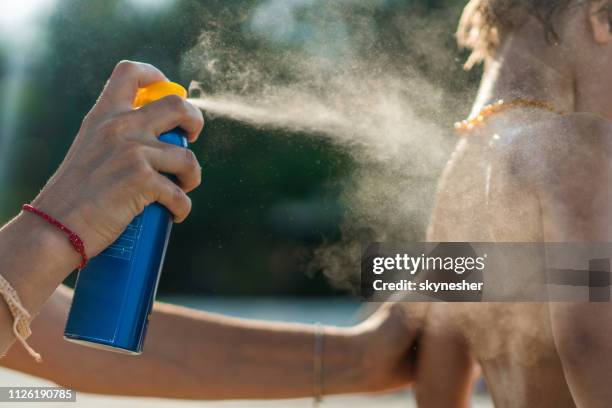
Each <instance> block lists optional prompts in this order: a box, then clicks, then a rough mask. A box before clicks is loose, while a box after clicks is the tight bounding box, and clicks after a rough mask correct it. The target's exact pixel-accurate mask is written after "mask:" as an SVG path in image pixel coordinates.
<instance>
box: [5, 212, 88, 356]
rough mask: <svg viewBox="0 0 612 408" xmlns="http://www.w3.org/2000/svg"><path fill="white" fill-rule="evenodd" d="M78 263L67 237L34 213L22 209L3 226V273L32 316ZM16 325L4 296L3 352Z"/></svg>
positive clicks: (7, 346)
mask: <svg viewBox="0 0 612 408" xmlns="http://www.w3.org/2000/svg"><path fill="white" fill-rule="evenodd" d="M78 263H79V257H78V254H77V253H76V252H75V251H74V249H73V248H72V247H71V245H70V243H69V241H68V239H67V237H65V236H63V235H62V233H61V232H59V231H58V230H56V229H54V227H52V226H50V225H49V224H47V223H46V222H45V221H44V220H42V219H39V218H37V217H36V216H34V215H32V214H25V213H22V214H20V215H19V216H17V217H16V218H15V219H13V220H12V221H11V222H9V223H8V224H7V225H5V226H4V227H3V228H2V229H1V230H0V274H1V275H2V276H3V277H4V278H5V279H6V280H7V281H8V282H9V283H10V284H11V286H12V287H13V288H14V289H15V291H16V292H17V294H18V295H19V298H20V300H21V303H22V305H23V306H24V307H25V308H26V309H27V310H28V312H29V313H30V314H31V315H32V316H35V315H36V314H37V313H38V312H39V310H40V308H41V307H42V305H43V304H44V303H45V302H46V301H47V299H48V298H49V297H50V296H51V294H52V293H53V291H54V290H55V289H56V288H57V286H58V285H59V284H60V283H61V282H62V280H63V279H64V278H65V277H66V276H67V275H68V274H69V273H70V272H71V271H72V270H73V269H74V267H75V266H76V265H78ZM12 326H13V317H12V315H11V314H10V312H9V309H8V307H7V306H6V303H5V302H4V300H2V299H0V355H1V354H4V352H5V351H6V350H7V349H8V348H9V347H10V345H11V344H12V343H13V341H14V340H15V337H14V335H13V330H12Z"/></svg>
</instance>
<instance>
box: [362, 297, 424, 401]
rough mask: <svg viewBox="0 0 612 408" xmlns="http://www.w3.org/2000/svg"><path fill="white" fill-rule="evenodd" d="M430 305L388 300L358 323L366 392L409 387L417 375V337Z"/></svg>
mask: <svg viewBox="0 0 612 408" xmlns="http://www.w3.org/2000/svg"><path fill="white" fill-rule="evenodd" d="M426 308H427V305H425V304H422V303H403V302H399V303H385V304H384V305H383V306H381V307H380V308H379V309H378V310H377V311H376V312H375V313H374V314H373V315H372V316H370V317H369V318H368V319H367V320H365V321H364V322H363V323H361V324H360V325H359V326H356V328H355V329H356V330H357V331H358V332H359V333H360V334H359V337H360V338H361V339H362V340H361V344H362V348H363V351H362V355H363V358H362V364H361V365H362V371H363V373H364V374H363V377H364V384H363V388H364V390H363V391H364V392H378V391H389V390H393V389H397V388H403V387H407V386H409V385H410V384H411V382H413V380H414V376H415V363H416V362H415V357H416V352H415V347H416V340H417V338H418V337H419V333H420V332H421V330H422V326H423V321H424V316H425V312H426Z"/></svg>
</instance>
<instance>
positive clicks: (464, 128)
mask: <svg viewBox="0 0 612 408" xmlns="http://www.w3.org/2000/svg"><path fill="white" fill-rule="evenodd" d="M518 107H522V108H536V109H543V110H546V111H549V112H553V113H558V114H559V115H563V114H564V112H562V111H558V110H556V109H555V107H554V105H553V104H552V103H550V102H548V101H540V100H536V99H526V98H517V99H514V100H513V101H511V102H508V103H505V102H504V101H503V100H502V99H500V100H498V101H497V102H495V103H492V104H490V105H487V106H485V107H484V108H482V109H481V110H480V112H478V114H477V115H476V116H474V117H473V118H471V119H465V120H462V121H461V122H457V123H455V130H456V131H457V132H458V133H464V132H468V131H470V130H472V129H474V128H476V127H477V126H480V125H482V124H483V123H484V122H485V119H486V118H487V117H489V116H491V115H494V114H496V113H500V112H502V111H505V110H508V109H511V108H518Z"/></svg>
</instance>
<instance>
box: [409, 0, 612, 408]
mask: <svg viewBox="0 0 612 408" xmlns="http://www.w3.org/2000/svg"><path fill="white" fill-rule="evenodd" d="M597 7H601V4H599V5H597V4H592V5H589V4H586V3H585V4H583V6H582V8H580V9H579V10H578V9H574V11H573V14H572V15H571V16H565V17H564V19H563V20H561V22H560V24H565V27H564V28H563V34H562V39H561V44H563V45H560V46H554V45H550V44H548V43H547V42H545V41H544V40H543V38H544V36H543V33H542V31H541V27H540V26H539V23H538V22H537V21H533V20H532V21H528V22H527V23H526V24H525V25H524V26H523V27H521V29H520V31H518V32H516V33H512V34H511V35H510V36H509V38H508V39H507V40H506V41H505V42H504V43H503V44H502V47H501V49H500V50H499V53H498V54H497V56H496V58H495V59H494V60H490V61H488V62H487V69H486V72H485V75H484V77H483V82H482V86H481V89H480V91H479V94H478V97H477V100H476V103H475V105H474V108H473V114H474V113H476V112H478V111H480V110H481V109H482V107H483V106H484V105H486V104H487V103H491V102H494V101H496V100H498V99H504V100H505V101H512V100H513V99H515V98H518V97H523V98H528V99H536V100H547V101H550V102H552V103H553V104H554V105H555V106H556V107H557V109H559V110H563V111H565V112H567V114H566V115H563V116H561V115H559V114H556V113H550V112H547V111H544V110H539V109H531V108H529V109H527V108H516V109H512V110H508V111H505V112H503V113H500V114H498V115H495V116H493V117H490V118H488V119H487V120H486V124H485V125H484V126H482V127H480V128H477V129H476V130H474V131H472V132H469V133H468V134H467V135H464V136H463V137H461V138H460V140H459V142H458V144H457V148H456V150H455V152H454V154H453V156H452V158H451V160H450V161H449V163H448V165H447V167H446V169H445V172H444V174H443V176H442V179H441V182H440V188H439V192H438V196H437V205H436V208H435V210H434V213H433V216H432V220H431V224H430V228H429V233H428V239H429V240H431V241H490V242H496V241H497V242H512V241H514V242H577V241H578V242H580V241H582V242H610V241H612V233H611V232H612V215H611V214H612V212H611V208H610V207H609V189H608V188H607V186H609V181H610V175H612V173H611V170H612V167H611V165H610V163H611V159H612V156H611V152H612V149H611V147H612V124H611V122H609V120H610V119H611V118H612V114H611V113H612V112H611V111H610V107H611V106H612V93H611V92H610V87H611V86H612V71H611V70H610V69H609V67H610V61H612V45H611V44H612V38H611V35H610V28H611V27H610V25H609V24H610V22H609V21H610V20H609V18H608V15H607V14H606V13H604V14H606V15H605V16H603V15H601V13H600V12H598V10H599V9H598V8H597ZM578 112H581V113H578ZM429 317H430V318H428V323H427V327H426V328H425V330H424V336H423V338H422V339H421V340H420V343H421V344H423V347H422V349H421V354H420V356H419V367H425V369H423V370H421V368H419V372H418V374H417V396H418V398H419V400H420V402H421V403H422V404H421V405H422V406H426V407H429V406H431V407H436V406H448V407H451V406H457V407H463V406H467V402H466V400H465V399H463V400H462V399H461V398H456V399H454V400H449V398H448V394H451V395H453V394H456V393H459V395H465V393H467V390H469V387H470V383H471V381H470V380H471V377H470V375H471V373H472V372H473V371H472V367H473V366H474V365H475V364H476V363H477V364H479V365H480V367H482V372H483V375H484V378H485V379H486V382H487V385H488V388H489V390H490V392H491V395H492V397H493V400H494V402H495V405H496V406H499V407H572V406H578V407H607V406H610V405H611V404H612V391H611V390H610V387H609V381H610V378H612V341H611V339H612V330H611V329H610V324H609V322H610V321H612V320H611V317H612V307H611V306H610V304H609V303H605V304H588V303H583V304H578V303H551V304H545V303H503V304H501V303H497V304H496V303H482V304H477V303H474V304H470V303H464V304H457V303H455V304H453V303H446V304H445V303H436V304H432V305H431V307H430V312H429ZM602 322H608V324H603V323H602ZM440 333H446V334H445V336H446V337H447V338H448V339H449V341H448V344H454V345H455V346H454V347H453V348H450V349H449V348H447V347H442V348H440V347H438V348H437V349H436V350H431V349H430V350H431V352H428V342H429V341H433V340H435V338H436V337H438V338H439V337H440ZM456 353H459V355H458V356H457V354H456ZM447 360H450V361H458V362H459V363H458V364H454V365H445V363H444V362H445V361H447ZM435 364H438V367H439V369H438V370H436V369H435ZM427 368H429V369H427ZM449 370H451V372H449ZM442 371H444V376H443V377H440V373H441V372H442ZM439 378H443V379H447V381H446V382H444V383H438V385H437V387H435V388H434V389H431V387H427V386H420V385H418V384H421V383H423V384H428V383H430V382H433V381H436V379H439ZM462 390H463V393H461V391H462Z"/></svg>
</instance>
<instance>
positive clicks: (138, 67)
mask: <svg viewBox="0 0 612 408" xmlns="http://www.w3.org/2000/svg"><path fill="white" fill-rule="evenodd" d="M167 80H168V79H167V78H166V76H165V75H164V74H163V73H162V72H161V71H160V70H159V69H157V68H155V67H154V66H153V65H151V64H146V63H143V62H135V61H127V60H123V61H121V62H119V63H118V64H117V65H116V66H115V69H114V70H113V73H112V74H111V77H110V79H109V80H108V82H107V83H106V86H105V87H104V90H103V91H102V94H101V95H100V99H99V102H100V103H103V104H108V105H109V106H112V107H113V109H116V110H117V111H125V110H130V109H132V103H133V102H134V98H135V97H136V92H138V88H142V87H145V86H147V85H149V84H151V83H153V82H159V81H167Z"/></svg>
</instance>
